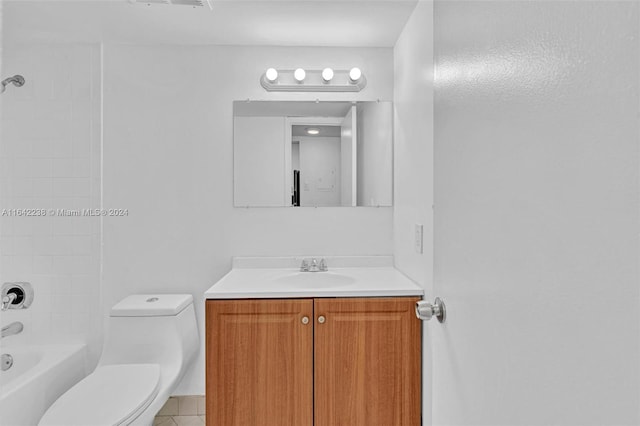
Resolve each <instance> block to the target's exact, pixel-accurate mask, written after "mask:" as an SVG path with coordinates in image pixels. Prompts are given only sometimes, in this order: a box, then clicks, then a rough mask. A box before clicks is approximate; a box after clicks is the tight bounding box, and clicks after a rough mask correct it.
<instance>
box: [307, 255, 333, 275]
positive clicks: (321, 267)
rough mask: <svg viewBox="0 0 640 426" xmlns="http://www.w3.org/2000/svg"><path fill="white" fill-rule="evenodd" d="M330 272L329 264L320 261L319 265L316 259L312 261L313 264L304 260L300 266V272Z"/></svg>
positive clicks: (322, 260)
mask: <svg viewBox="0 0 640 426" xmlns="http://www.w3.org/2000/svg"><path fill="white" fill-rule="evenodd" d="M328 270H329V268H327V262H326V261H325V260H324V259H320V263H319V264H318V259H316V258H315V257H314V258H312V259H311V262H309V261H308V260H307V259H303V260H302V264H301V265H300V272H326V271H328Z"/></svg>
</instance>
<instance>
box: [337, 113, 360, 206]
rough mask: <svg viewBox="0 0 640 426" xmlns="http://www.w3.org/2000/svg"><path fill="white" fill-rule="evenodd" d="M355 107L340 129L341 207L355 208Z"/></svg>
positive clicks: (356, 139) (356, 137)
mask: <svg viewBox="0 0 640 426" xmlns="http://www.w3.org/2000/svg"><path fill="white" fill-rule="evenodd" d="M356 119H357V114H356V107H355V105H354V106H352V107H351V109H350V110H349V112H348V113H347V115H346V116H345V117H344V120H343V121H342V126H341V128H340V146H341V150H340V163H341V167H340V177H341V188H340V196H341V200H342V202H341V205H342V206H347V207H355V206H356V201H357V199H358V197H357V195H358V194H357V178H356V176H357V160H358V156H357V151H356V150H357V145H358V144H357V141H358V135H357V132H358V126H357V124H356Z"/></svg>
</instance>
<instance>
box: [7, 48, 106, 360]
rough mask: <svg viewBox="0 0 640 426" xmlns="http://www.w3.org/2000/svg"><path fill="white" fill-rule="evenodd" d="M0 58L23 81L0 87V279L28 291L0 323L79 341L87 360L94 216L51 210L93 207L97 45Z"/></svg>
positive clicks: (95, 339)
mask: <svg viewBox="0 0 640 426" xmlns="http://www.w3.org/2000/svg"><path fill="white" fill-rule="evenodd" d="M2 65H3V71H2V73H3V76H4V77H6V76H9V75H14V74H21V75H23V76H24V77H25V79H26V84H25V85H24V86H23V87H21V88H17V87H13V86H10V87H8V88H7V90H6V92H5V93H4V94H2V95H0V102H2V110H1V111H2V118H1V121H0V124H1V130H0V131H1V133H0V137H1V139H0V185H1V186H0V280H1V281H2V282H7V281H28V282H30V283H32V285H33V287H34V290H35V299H34V302H33V305H32V306H31V307H30V308H29V309H26V310H10V311H6V312H3V314H2V319H1V320H2V324H3V325H5V324H7V323H9V322H11V321H21V322H23V323H24V325H25V329H24V332H23V334H22V335H21V336H15V337H11V339H14V340H15V341H16V342H17V341H18V340H17V339H20V340H23V341H28V342H37V343H39V342H47V341H55V342H63V341H86V342H89V343H90V352H91V354H92V355H93V357H92V358H93V359H95V356H96V355H97V353H98V351H99V349H100V348H99V345H100V342H101V330H102V320H101V315H100V303H99V298H100V243H101V241H100V235H101V233H100V230H101V224H100V222H101V221H100V217H99V216H82V215H81V216H69V215H65V214H63V213H62V212H61V211H60V210H59V209H62V210H65V213H67V212H66V211H69V213H70V214H72V215H73V214H75V211H76V210H77V209H80V210H82V209H99V208H100V203H101V182H100V166H101V165H100V161H101V154H100V149H101V144H100V137H101V134H100V132H101V130H100V117H101V111H100V107H101V102H100V97H101V93H100V75H101V74H100V48H99V46H98V45H71V46H70V45H65V46H7V45H4V46H3V58H2ZM12 209H16V210H15V211H13V210H12ZM23 209H36V210H41V211H40V212H36V214H37V215H36V216H30V217H27V216H24V215H20V214H21V212H20V210H23ZM22 214H24V212H22ZM7 340H8V339H7Z"/></svg>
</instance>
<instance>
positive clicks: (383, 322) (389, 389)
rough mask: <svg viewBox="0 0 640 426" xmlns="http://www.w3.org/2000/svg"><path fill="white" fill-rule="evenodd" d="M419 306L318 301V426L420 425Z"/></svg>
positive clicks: (397, 301)
mask: <svg viewBox="0 0 640 426" xmlns="http://www.w3.org/2000/svg"><path fill="white" fill-rule="evenodd" d="M417 300H418V298H415V297H411V298H405V297H401V298H371V299H369V298H367V299H359V298H358V299H356V298H354V299H316V300H315V302H314V303H315V308H314V310H315V324H314V327H315V423H314V425H315V426H419V425H420V422H421V420H420V413H421V404H422V403H421V388H420V384H421V368H420V366H421V336H420V333H421V321H419V320H418V319H417V318H416V317H415V314H414V306H415V302H416V301H417ZM320 317H324V322H322V319H320ZM319 319H320V320H319Z"/></svg>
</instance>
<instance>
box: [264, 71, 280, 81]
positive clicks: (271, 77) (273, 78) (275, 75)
mask: <svg viewBox="0 0 640 426" xmlns="http://www.w3.org/2000/svg"><path fill="white" fill-rule="evenodd" d="M264 74H265V76H266V77H267V80H269V82H270V83H273V82H275V81H276V80H277V79H278V71H277V70H276V69H275V68H269V69H268V70H267V72H266V73H264Z"/></svg>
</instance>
